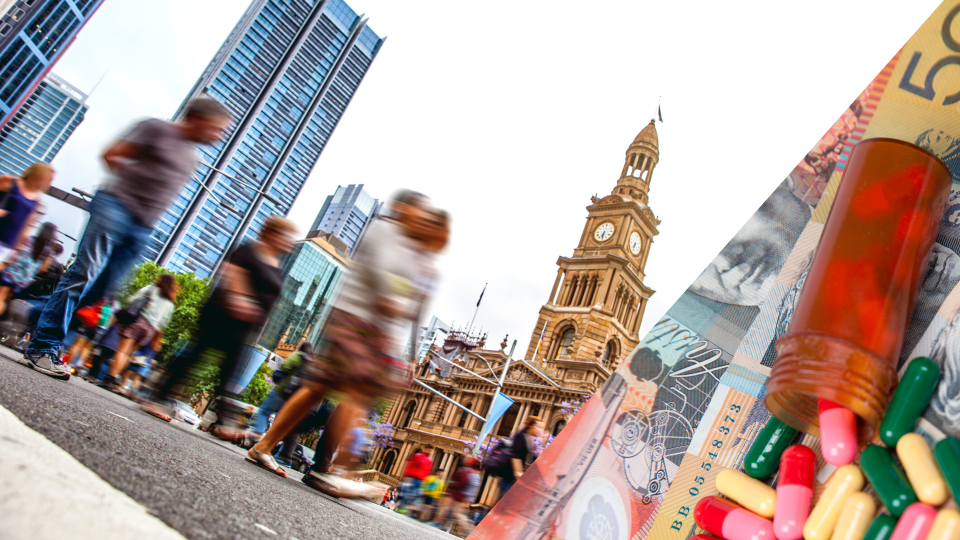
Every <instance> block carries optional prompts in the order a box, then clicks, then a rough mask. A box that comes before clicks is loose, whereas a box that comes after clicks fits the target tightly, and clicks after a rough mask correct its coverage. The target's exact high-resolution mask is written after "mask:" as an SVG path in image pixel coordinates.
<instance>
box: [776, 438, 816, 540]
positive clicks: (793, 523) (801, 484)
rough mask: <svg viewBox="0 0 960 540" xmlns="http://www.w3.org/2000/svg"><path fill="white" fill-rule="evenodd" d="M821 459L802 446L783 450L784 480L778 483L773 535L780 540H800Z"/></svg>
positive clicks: (781, 461) (781, 465) (781, 464)
mask: <svg viewBox="0 0 960 540" xmlns="http://www.w3.org/2000/svg"><path fill="white" fill-rule="evenodd" d="M816 467H817V456H815V455H814V453H813V450H810V449H809V448H807V447H806V446H803V445H802V444H795V445H793V446H791V447H789V448H787V449H786V450H784V451H783V455H782V456H781V457H780V479H779V480H777V506H776V509H775V510H774V514H773V534H774V535H775V536H776V537H777V540H800V539H801V538H803V525H804V523H806V522H807V517H808V516H809V515H810V501H812V500H813V477H814V474H816Z"/></svg>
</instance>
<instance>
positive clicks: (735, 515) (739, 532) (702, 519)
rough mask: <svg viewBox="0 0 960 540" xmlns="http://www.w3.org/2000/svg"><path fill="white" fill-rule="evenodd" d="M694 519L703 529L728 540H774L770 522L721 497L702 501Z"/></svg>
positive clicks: (694, 512)
mask: <svg viewBox="0 0 960 540" xmlns="http://www.w3.org/2000/svg"><path fill="white" fill-rule="evenodd" d="M693 519H694V521H696V522H697V525H699V526H700V528H701V529H703V530H705V531H707V532H708V533H710V534H715V535H717V536H719V537H721V538H725V539H726V540H774V535H773V526H772V525H771V524H770V522H769V521H768V520H766V519H763V518H762V517H760V516H758V515H756V514H754V513H753V512H750V511H748V510H744V509H743V508H741V507H740V506H738V505H736V504H733V503H732V502H730V501H728V500H726V499H721V498H719V497H713V496H710V497H704V498H702V499H700V502H698V503H697V506H696V507H694V509H693Z"/></svg>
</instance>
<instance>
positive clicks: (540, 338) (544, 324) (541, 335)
mask: <svg viewBox="0 0 960 540" xmlns="http://www.w3.org/2000/svg"><path fill="white" fill-rule="evenodd" d="M546 331H547V323H546V321H544V323H543V330H541V331H540V337H539V338H537V352H535V353H533V359H534V360H536V359H537V355H538V354H540V344H541V343H543V333H544V332H546Z"/></svg>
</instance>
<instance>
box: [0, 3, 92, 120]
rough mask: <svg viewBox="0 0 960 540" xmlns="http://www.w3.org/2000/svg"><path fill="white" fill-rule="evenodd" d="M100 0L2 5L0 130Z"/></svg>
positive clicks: (0, 33) (48, 69)
mask: <svg viewBox="0 0 960 540" xmlns="http://www.w3.org/2000/svg"><path fill="white" fill-rule="evenodd" d="M101 3H103V0H19V1H16V2H9V1H8V2H4V6H3V7H4V9H5V10H6V11H5V12H4V13H3V14H2V15H0V127H3V126H4V125H5V124H6V123H7V122H8V121H9V120H10V119H11V117H12V116H13V114H14V113H15V112H16V109H17V107H19V106H20V105H21V104H22V103H24V102H25V101H26V99H27V97H28V96H30V93H31V92H32V91H33V89H34V88H36V86H37V85H38V84H39V83H40V81H41V80H42V79H43V78H44V75H46V74H47V72H48V71H50V68H52V67H53V64H55V63H56V61H57V60H58V59H59V58H60V56H61V55H62V54H63V53H64V51H66V50H67V47H68V46H69V45H70V43H71V42H72V41H73V39H74V38H75V37H77V32H79V31H80V29H81V28H83V25H84V24H86V22H87V21H88V20H90V17H91V16H93V13H94V12H95V11H96V10H97V8H98V7H100V4H101Z"/></svg>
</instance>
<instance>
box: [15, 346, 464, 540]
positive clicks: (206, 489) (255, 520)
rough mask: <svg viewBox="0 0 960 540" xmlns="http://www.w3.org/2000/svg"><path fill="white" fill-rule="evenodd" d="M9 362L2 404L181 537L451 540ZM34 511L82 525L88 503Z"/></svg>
mask: <svg viewBox="0 0 960 540" xmlns="http://www.w3.org/2000/svg"><path fill="white" fill-rule="evenodd" d="M16 354H17V353H16V352H15V351H12V350H10V349H7V348H4V347H0V405H3V406H4V407H6V408H7V409H9V410H10V411H11V412H13V414H15V415H16V416H17V417H19V418H20V420H21V421H23V422H24V423H25V424H26V425H27V426H29V427H30V428H32V429H34V430H36V431H38V432H39V433H41V434H42V435H44V436H45V437H47V438H48V439H50V440H51V441H53V442H54V443H55V444H56V445H58V446H60V447H61V448H63V449H64V450H66V451H67V452H69V453H70V454H71V455H73V456H74V457H75V458H76V459H77V460H78V461H80V462H81V463H82V464H83V465H85V466H86V467H88V468H89V469H90V470H92V471H93V472H94V473H96V474H97V475H99V476H100V477H101V478H103V479H104V480H106V481H107V482H108V483H110V484H111V485H112V486H113V487H115V488H117V489H118V490H120V491H122V492H124V493H126V494H127V495H129V496H130V497H131V498H133V499H134V500H135V501H137V502H138V503H140V504H141V505H143V506H145V507H146V508H147V509H148V510H149V511H150V513H151V514H153V515H155V516H157V517H158V518H160V519H161V520H162V521H164V522H165V523H167V524H168V525H170V526H171V527H173V528H174V529H176V530H177V531H179V532H180V533H181V534H183V535H184V536H186V537H187V538H190V539H196V540H201V539H202V540H208V539H230V540H233V539H247V538H249V539H273V538H282V539H289V540H308V539H314V538H316V539H327V538H345V539H363V540H372V539H380V538H384V539H387V538H389V539H390V540H405V539H411V540H413V539H416V540H428V539H431V538H436V539H449V538H452V537H451V536H449V535H447V534H445V533H442V532H440V531H437V530H436V529H433V528H430V527H428V526H426V525H424V524H421V523H419V522H416V521H414V520H411V519H409V518H406V517H404V516H402V515H400V514H397V513H395V512H391V511H389V510H386V509H384V508H382V507H380V506H378V505H376V504H373V503H370V502H366V501H346V500H340V499H333V498H330V497H327V496H325V495H323V494H321V493H318V492H316V491H314V490H312V489H310V488H308V487H307V486H305V485H303V484H301V483H300V481H299V479H300V475H299V474H297V473H295V472H291V473H289V474H290V477H288V478H287V479H283V478H280V477H277V476H275V475H273V474H270V473H269V472H267V471H264V470H262V469H260V468H257V467H255V466H254V465H251V464H249V463H247V462H245V461H244V460H243V452H242V450H240V449H239V448H237V447H235V446H232V445H229V444H226V443H223V442H221V441H219V440H218V439H215V438H213V437H211V436H209V435H207V434H206V433H203V432H201V431H199V430H194V429H189V428H188V427H187V426H186V424H182V423H179V422H171V423H167V422H163V421H161V420H158V419H156V418H154V417H152V416H150V415H147V414H145V413H142V412H141V411H140V409H139V407H138V406H137V405H136V404H134V403H133V402H131V401H128V400H126V399H124V398H122V397H119V396H116V395H114V394H111V393H110V392H107V391H105V390H102V389H100V388H98V387H96V386H93V385H91V384H89V383H87V382H85V381H83V380H82V379H79V378H77V377H73V378H71V380H70V381H68V382H63V381H60V380H57V379H53V378H50V377H47V376H45V375H42V374H40V373H37V372H35V371H33V370H32V369H30V368H28V367H25V366H22V365H20V364H18V363H16V362H15V361H14V360H12V358H13V357H14V356H15V355H16ZM2 472H3V471H0V474H2ZM51 495H53V494H51ZM38 504H49V505H50V506H49V508H50V511H54V512H70V513H75V514H76V516H77V519H79V520H82V519H84V515H83V514H84V508H85V507H86V506H87V505H89V504H95V501H85V500H69V501H67V500H59V501H56V504H50V503H49V502H40V501H38ZM64 533H65V537H69V531H64Z"/></svg>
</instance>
